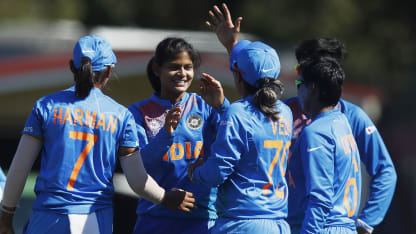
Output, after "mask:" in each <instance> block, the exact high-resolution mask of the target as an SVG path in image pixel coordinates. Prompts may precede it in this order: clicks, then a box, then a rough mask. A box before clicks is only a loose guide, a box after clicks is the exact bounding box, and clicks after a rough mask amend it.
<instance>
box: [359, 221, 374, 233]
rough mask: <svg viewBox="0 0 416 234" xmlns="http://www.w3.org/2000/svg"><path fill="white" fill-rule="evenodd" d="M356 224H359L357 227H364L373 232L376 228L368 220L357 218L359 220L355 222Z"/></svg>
mask: <svg viewBox="0 0 416 234" xmlns="http://www.w3.org/2000/svg"><path fill="white" fill-rule="evenodd" d="M355 225H357V227H360V228H363V229H364V230H366V231H367V232H369V233H372V232H373V230H374V228H373V227H371V226H370V225H368V224H367V223H366V222H364V221H362V220H361V219H357V221H356V222H355Z"/></svg>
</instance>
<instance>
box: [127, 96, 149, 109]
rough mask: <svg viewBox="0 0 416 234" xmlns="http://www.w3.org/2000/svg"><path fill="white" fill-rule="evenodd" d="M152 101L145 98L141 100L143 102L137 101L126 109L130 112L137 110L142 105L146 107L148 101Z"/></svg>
mask: <svg viewBox="0 0 416 234" xmlns="http://www.w3.org/2000/svg"><path fill="white" fill-rule="evenodd" d="M151 100H152V97H150V98H146V99H143V100H140V101H137V102H135V103H133V104H131V105H130V106H129V107H128V109H129V110H130V111H132V110H138V109H139V108H140V107H141V106H144V105H146V104H147V103H148V102H149V101H151Z"/></svg>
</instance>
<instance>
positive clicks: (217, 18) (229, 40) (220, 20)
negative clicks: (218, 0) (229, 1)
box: [205, 3, 243, 54]
mask: <svg viewBox="0 0 416 234" xmlns="http://www.w3.org/2000/svg"><path fill="white" fill-rule="evenodd" d="M222 9H223V11H221V10H220V8H219V7H218V6H216V5H214V6H213V7H212V10H210V11H209V12H208V14H209V16H210V18H211V22H210V21H206V22H205V24H206V25H207V26H208V28H209V29H211V31H213V32H215V34H217V37H218V40H219V41H220V42H221V44H223V46H224V47H225V48H226V49H227V52H228V54H231V50H232V48H233V46H234V45H235V44H237V42H238V34H239V33H240V24H241V21H242V20H243V17H238V18H237V19H236V20H235V22H234V24H233V22H232V19H231V13H230V11H229V10H228V7H227V5H226V4H225V3H223V4H222Z"/></svg>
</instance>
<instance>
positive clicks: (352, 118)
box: [339, 99, 372, 124]
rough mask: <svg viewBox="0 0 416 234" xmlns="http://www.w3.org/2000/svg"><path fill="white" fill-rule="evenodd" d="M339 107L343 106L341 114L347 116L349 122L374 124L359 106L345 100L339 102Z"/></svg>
mask: <svg viewBox="0 0 416 234" xmlns="http://www.w3.org/2000/svg"><path fill="white" fill-rule="evenodd" d="M339 105H340V106H341V112H342V113H344V114H345V116H346V117H347V119H348V121H349V122H351V123H354V122H365V124H371V123H372V121H371V119H370V117H369V116H368V115H367V113H365V111H364V110H363V109H362V108H361V107H359V106H358V105H355V104H353V103H351V102H348V101H346V100H343V99H340V100H339Z"/></svg>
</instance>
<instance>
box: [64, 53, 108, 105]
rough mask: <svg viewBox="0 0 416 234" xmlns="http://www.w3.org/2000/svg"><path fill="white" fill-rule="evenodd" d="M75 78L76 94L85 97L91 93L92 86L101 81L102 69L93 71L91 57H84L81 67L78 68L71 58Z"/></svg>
mask: <svg viewBox="0 0 416 234" xmlns="http://www.w3.org/2000/svg"><path fill="white" fill-rule="evenodd" d="M71 67H73V72H74V80H75V95H76V96H77V97H80V98H85V97H87V96H88V95H89V94H90V91H91V89H92V87H94V84H95V83H96V82H99V81H100V77H101V73H102V72H101V71H96V72H93V71H92V63H91V59H90V58H89V57H82V58H81V64H80V66H79V69H76V68H75V66H74V63H73V61H72V60H71Z"/></svg>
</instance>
